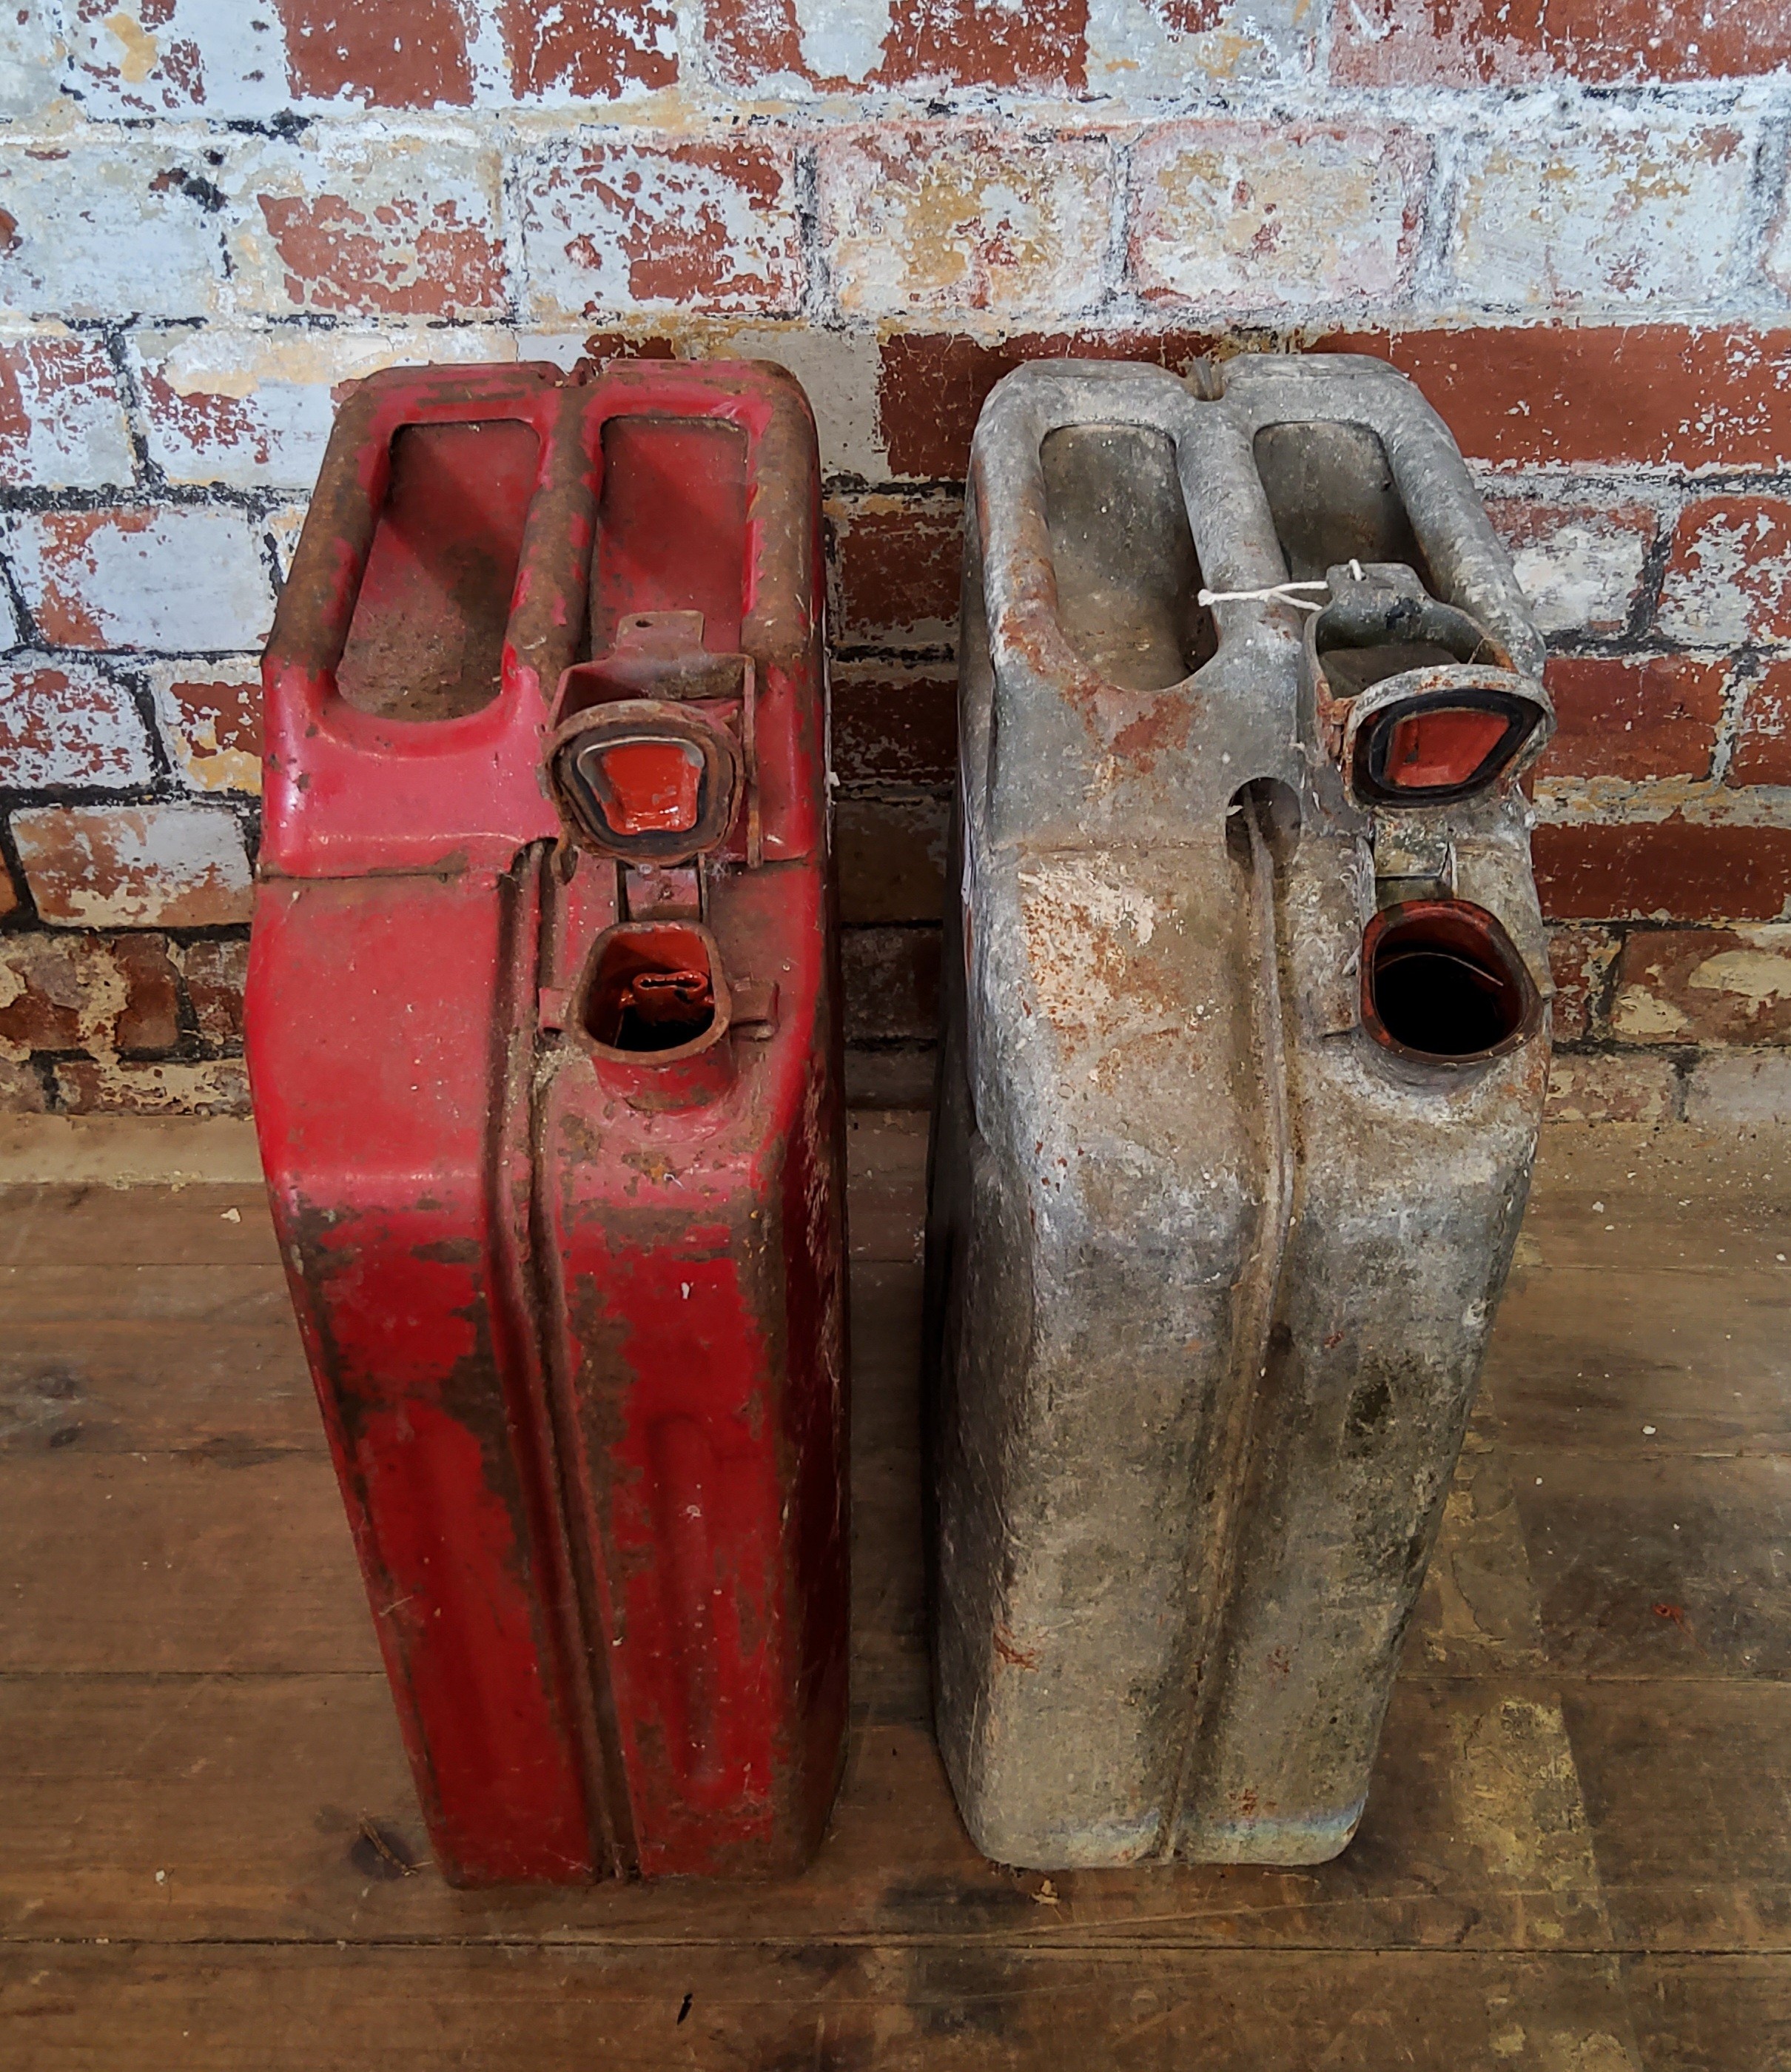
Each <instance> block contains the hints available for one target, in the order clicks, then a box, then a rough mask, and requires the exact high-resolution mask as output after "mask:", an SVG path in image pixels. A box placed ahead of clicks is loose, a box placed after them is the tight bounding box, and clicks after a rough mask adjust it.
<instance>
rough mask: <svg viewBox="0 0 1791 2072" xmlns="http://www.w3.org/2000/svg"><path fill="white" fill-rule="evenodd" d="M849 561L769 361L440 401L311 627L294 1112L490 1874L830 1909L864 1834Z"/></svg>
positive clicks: (336, 1379) (303, 670) (282, 1052)
mask: <svg viewBox="0 0 1791 2072" xmlns="http://www.w3.org/2000/svg"><path fill="white" fill-rule="evenodd" d="M820 567H821V561H820V478H819V471H818V464H817V459H816V450H815V432H814V425H813V421H812V418H811V415H810V413H809V410H808V406H807V402H806V400H805V399H804V397H803V394H802V392H801V390H800V389H799V387H798V386H797V384H796V383H795V381H794V380H792V379H791V377H790V376H788V375H787V374H786V373H784V372H783V370H782V369H780V368H775V367H773V366H770V365H769V364H759V363H753V364H729V363H723V362H709V363H704V364H700V365H686V364H678V363H672V362H639V363H631V364H617V363H610V364H590V363H583V364H581V366H580V367H579V368H577V369H576V370H575V371H574V372H573V375H572V376H564V375H562V374H561V372H559V371H558V370H557V368H553V367H552V366H547V365H536V364H523V365H513V366H505V367H490V368H436V369H427V368H425V369H415V368H411V369H404V370H396V371H393V372H388V373H384V374H380V375H376V376H373V377H372V378H371V379H369V380H366V381H364V382H363V383H361V384H359V387H358V388H357V389H356V390H355V392H354V393H353V394H352V395H351V397H349V399H348V400H347V401H346V402H345V403H344V404H343V407H342V409H341V410H340V412H339V416H338V418H337V421H336V425H335V432H334V435H333V437H332V438H331V442H330V445H329V448H328V451H327V457H326V458H325V460H324V463H323V467H322V475H321V477H320V479H319V480H318V486H317V492H316V495H315V497H314V500H313V503H312V504H311V507H310V514H309V516H308V518H307V520H306V525H305V528H304V532H303V535H302V539H301V541H300V543H299V547H298V556H297V559H296V561H295V562H294V568H293V573H292V576H291V579H290V582H289V583H288V584H287V586H286V588H285V594H284V595H283V597H282V598H281V604H280V608H279V612H278V615H277V619H276V622H275V626H274V630H273V638H272V640H271V642H270V643H269V648H268V651H267V655H266V658H265V668H264V682H265V714H266V726H265V733H266V750H265V768H266V787H265V791H266V804H265V833H264V837H263V843H262V849H261V860H260V865H259V871H258V882H257V894H256V909H255V920H254V927H253V942H252V948H251V956H250V969H249V1003H248V1013H249V1036H248V1050H249V1071H250V1075H251V1080H252V1085H253V1094H254V1100H255V1111H256V1119H257V1127H258V1130H259V1133H260V1138H261V1153H262V1158H263V1162H264V1165H265V1170H266V1174H267V1178H268V1184H269V1190H270V1194H271V1196H272V1200H273V1212H274V1220H275V1225H276V1227H277V1232H278V1235H279V1239H280V1243H281V1248H282V1251H283V1253H284V1256H285V1264H286V1268H287V1273H288V1277H289V1280H290V1286H291V1290H292V1296H293V1301H294V1305H295V1308H296V1309H297V1313H298V1322H299V1326H300V1330H301V1332H302V1337H303V1339H304V1343H305V1348H306V1354H307V1356H308V1358H309V1360H310V1367H311V1372H312V1375H313V1378H314V1381H315V1383H316V1387H317V1392H318V1400H319V1402H320V1404H321V1405H322V1412H323V1418H324V1422H325V1424H326V1426H327V1430H328V1433H329V1438H330V1442H331V1449H332V1452H333V1453H334V1457H335V1466H336V1470H337V1473H338V1474H339V1478H340V1482H341V1487H342V1492H343V1498H344V1500H345V1502H346V1504H347V1511H348V1515H349V1519H350V1521H351V1525H352V1527H353V1531H354V1535H355V1547H356V1550H357V1552H358V1554H359V1560H360V1564H361V1568H362V1571H363V1574H364V1579H365V1581H366V1584H367V1589H368V1597H369V1601H370V1603H371V1605H372V1612H373V1618H374V1623H375V1626H376V1629H377V1631H378V1634H379V1638H380V1646H381V1648H382V1650H383V1651H384V1659H385V1663H386V1667H387V1669H388V1672H389V1675H390V1679H391V1683H392V1692H393V1695H394V1697H395V1699H396V1703H397V1708H398V1712H399V1715H400V1718H401V1722H402V1725H403V1729H404V1733H405V1742H406V1745H407V1747H408V1749H409V1756H410V1760H411V1764H412V1767H413V1771H414V1774H415V1778H416V1782H417V1793H418V1796H419V1799H420V1800H421V1805H422V1808H423V1812H424V1815H425V1820H426V1823H427V1825H428V1828H429V1836H430V1840H431V1843H432V1845H433V1855H434V1860H435V1862H436V1864H437V1865H438V1866H439V1868H441V1869H442V1871H443V1873H445V1874H446V1876H447V1877H449V1878H450V1880H452V1881H454V1882H456V1883H460V1884H481V1883H488V1882H491V1881H507V1880H528V1881H550V1882H556V1883H566V1884H571V1883H578V1882H581V1881H589V1880H594V1879H598V1878H604V1877H619V1876H631V1875H637V1874H638V1875H647V1876H651V1875H655V1874H659V1873H671V1872H694V1873H710V1874H762V1873H770V1872H774V1871H778V1870H783V1869H789V1868H794V1867H796V1866H798V1865H799V1864H802V1863H803V1861H805V1860H807V1857H808V1856H809V1855H810V1853H811V1852H812V1851H813V1849H814V1848H815V1846H816V1844H817V1843H818V1841H819V1839H820V1834H821V1831H822V1829H823V1827H824V1823H825V1822H826V1819H827V1816H828V1809H829V1807H830V1805H831V1803H832V1797H833V1793H834V1789H835V1786H836V1781H837V1778H838V1776H839V1772H840V1760H841V1753H842V1746H843V1735H844V1720H845V1712H846V1696H847V1658H846V1642H847V1560H848V1553H847V1535H848V1516H847V1486H846V1479H845V1462H846V1441H847V1400H846V1383H845V1374H846V1313H845V1285H844V1256H845V1253H844V1185H843V1179H844V1166H843V1141H844V1140H843V1127H844V1116H843V1108H842V1100H841V1091H840V1060H841V1053H840V1006H839V983H838V960H837V931H836V919H835V904H834V894H833V879H832V855H831V828H830V816H829V812H828V775H827V767H826V758H827V742H826V711H825V697H826V692H825V674H824V627H823V615H822V602H821V600H822V586H821V581H820Z"/></svg>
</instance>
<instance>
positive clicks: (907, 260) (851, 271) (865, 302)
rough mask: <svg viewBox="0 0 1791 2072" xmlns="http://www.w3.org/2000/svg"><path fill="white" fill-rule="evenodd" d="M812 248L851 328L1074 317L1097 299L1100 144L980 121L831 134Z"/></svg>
mask: <svg viewBox="0 0 1791 2072" xmlns="http://www.w3.org/2000/svg"><path fill="white" fill-rule="evenodd" d="M817 155H818V161H819V170H818V184H819V201H818V214H819V217H820V236H821V240H822V243H823V245H824V246H825V248H826V249H827V253H828V269H829V272H830V275H831V277H832V286H833V293H834V296H835V298H836V300H837V302H839V305H840V308H841V309H842V310H844V312H845V313H846V314H847V315H848V316H851V317H853V318H877V317H903V318H906V317H907V316H909V315H910V314H911V313H913V312H914V311H917V310H931V311H935V312H943V313H947V314H948V315H958V314H960V313H961V314H962V315H966V316H968V315H976V316H978V317H988V318H992V319H998V320H1000V321H1001V322H1003V323H1023V322H1026V321H1028V320H1030V321H1033V322H1035V323H1036V322H1038V321H1041V320H1043V321H1052V320H1055V319H1065V318H1073V317H1074V316H1076V315H1078V314H1079V313H1080V312H1081V311H1082V310H1085V309H1087V308H1089V307H1090V306H1092V305H1093V304H1095V302H1099V300H1100V299H1101V298H1102V297H1103V295H1104V294H1105V293H1106V292H1107V247H1108V242H1109V234H1110V229H1111V216H1112V206H1113V184H1114V166H1113V156H1112V150H1111V145H1110V144H1109V142H1108V140H1107V138H1105V137H1103V136H1099V135H1091V134H1087V133H1086V132H1084V133H1079V134H1074V135H1067V136H1066V135H1043V134H1037V133H1035V132H1031V131H1028V130H1025V129H1021V128H1019V127H1018V126H1017V125H1014V126H1001V127H996V126H993V125H988V124H984V123H957V122H933V123H914V124H897V123H882V124H878V125H874V126H866V127H863V128H854V129H836V130H832V131H830V132H828V134H827V135H826V136H825V137H824V139H823V141H822V142H821V145H820V150H819V153H818V154H817Z"/></svg>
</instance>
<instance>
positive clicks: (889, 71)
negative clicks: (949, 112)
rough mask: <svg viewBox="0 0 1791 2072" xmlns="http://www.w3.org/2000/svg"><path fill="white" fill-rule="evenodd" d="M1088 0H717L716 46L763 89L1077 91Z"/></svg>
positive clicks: (755, 89)
mask: <svg viewBox="0 0 1791 2072" xmlns="http://www.w3.org/2000/svg"><path fill="white" fill-rule="evenodd" d="M1087 22H1088V0H1035V4H1033V5H1030V6H1026V5H1021V4H1020V0H997V4H996V5H995V6H989V5H988V4H986V0H711V4H710V6H709V9H708V16H707V27H708V36H709V48H710V51H711V52H712V54H713V59H714V61H715V63H716V64H717V68H718V69H719V70H720V72H721V76H722V77H723V78H724V79H725V80H727V81H728V82H729V84H731V85H733V86H735V87H737V88H741V89H742V90H743V91H746V92H750V93H754V94H763V93H777V94H803V93H830V94H837V93H852V92H854V91H859V92H867V93H875V92H876V91H877V90H878V89H884V90H901V91H903V92H906V93H910V94H915V95H918V94H921V93H926V92H928V91H931V92H934V93H942V92H950V91H951V89H952V88H958V87H971V88H978V89H980V90H982V91H984V92H993V93H1022V94H1045V93H1051V94H1075V93H1079V92H1080V91H1081V89H1082V87H1083V86H1084V85H1085V84H1086V83H1087V71H1086V68H1085V64H1084V52H1085V48H1086V43H1085V37H1086V31H1087Z"/></svg>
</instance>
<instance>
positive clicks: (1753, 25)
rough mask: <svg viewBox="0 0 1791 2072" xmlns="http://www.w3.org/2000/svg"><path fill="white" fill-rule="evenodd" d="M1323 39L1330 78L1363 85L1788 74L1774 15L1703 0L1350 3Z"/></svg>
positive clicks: (1790, 18)
mask: <svg viewBox="0 0 1791 2072" xmlns="http://www.w3.org/2000/svg"><path fill="white" fill-rule="evenodd" d="M1332 35H1333V39H1334V40H1333V44H1332V51H1331V68H1332V76H1333V78H1334V79H1336V80H1340V81H1347V82H1349V84H1354V85H1360V86H1404V87H1411V86H1425V85H1439V86H1507V85H1521V84H1526V83H1528V82H1530V81H1533V80H1548V79H1555V78H1561V79H1571V80H1574V81H1575V82H1576V83H1577V84H1582V85H1587V86H1604V85H1612V84H1620V83H1622V82H1626V81H1637V82H1639V81H1642V80H1705V79H1735V78H1745V77H1748V76H1752V75H1754V74H1757V73H1760V72H1774V71H1777V70H1778V69H1779V68H1781V67H1782V66H1784V65H1786V64H1791V14H1786V12H1785V10H1784V9H1783V8H1782V7H1778V6H1738V5H1721V6H1715V7H1713V6H1711V5H1710V4H1709V0H1615V4H1612V0H1359V4H1357V5H1354V6H1348V7H1344V8H1341V9H1340V10H1338V12H1337V15H1336V16H1335V18H1334V19H1333V24H1332Z"/></svg>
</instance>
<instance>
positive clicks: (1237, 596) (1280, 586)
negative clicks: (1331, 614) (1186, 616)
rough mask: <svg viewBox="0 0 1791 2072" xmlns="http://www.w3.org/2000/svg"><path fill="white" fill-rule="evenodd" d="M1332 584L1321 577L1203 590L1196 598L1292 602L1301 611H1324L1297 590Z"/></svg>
mask: <svg viewBox="0 0 1791 2072" xmlns="http://www.w3.org/2000/svg"><path fill="white" fill-rule="evenodd" d="M1330 587H1331V586H1330V585H1329V583H1328V582H1325V581H1324V580H1323V579H1322V578H1321V579H1320V580H1319V581H1318V582H1279V583H1266V584H1265V585H1264V586H1263V588H1262V589H1261V590H1202V592H1201V593H1200V594H1199V596H1198V597H1197V598H1196V599H1195V602H1196V603H1197V604H1202V605H1208V604H1255V603H1259V602H1260V603H1263V604H1291V605H1292V606H1295V607H1296V609H1298V610H1299V611H1323V610H1324V609H1325V607H1324V606H1323V605H1321V603H1319V602H1317V599H1316V598H1309V597H1295V596H1294V595H1292V592H1293V591H1295V590H1329V588H1330Z"/></svg>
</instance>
